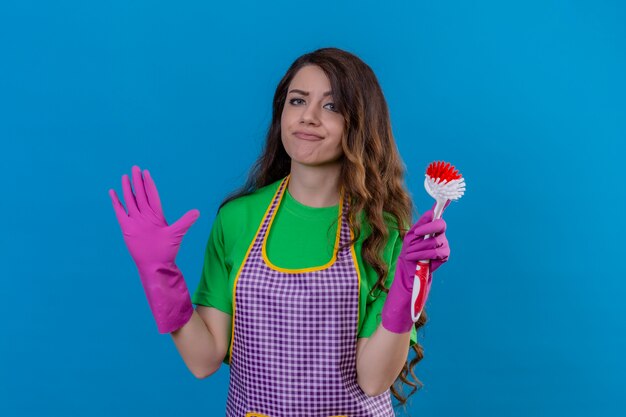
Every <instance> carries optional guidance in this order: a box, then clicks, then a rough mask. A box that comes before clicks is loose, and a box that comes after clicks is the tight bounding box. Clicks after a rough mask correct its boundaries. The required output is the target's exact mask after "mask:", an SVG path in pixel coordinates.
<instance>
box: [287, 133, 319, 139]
mask: <svg viewBox="0 0 626 417" xmlns="http://www.w3.org/2000/svg"><path fill="white" fill-rule="evenodd" d="M294 136H296V137H298V138H300V139H303V140H322V138H321V137H320V136H317V135H312V134H309V133H304V132H294Z"/></svg>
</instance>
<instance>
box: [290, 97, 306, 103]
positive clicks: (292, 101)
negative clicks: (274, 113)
mask: <svg viewBox="0 0 626 417" xmlns="http://www.w3.org/2000/svg"><path fill="white" fill-rule="evenodd" d="M297 100H300V101H303V100H302V99H301V98H292V99H291V100H289V104H295V103H294V101H297Z"/></svg>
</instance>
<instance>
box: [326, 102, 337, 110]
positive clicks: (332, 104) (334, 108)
mask: <svg viewBox="0 0 626 417" xmlns="http://www.w3.org/2000/svg"><path fill="white" fill-rule="evenodd" d="M329 104H330V105H331V106H333V108H332V111H334V112H336V111H337V108H336V107H335V103H326V105H327V106H328V105H329Z"/></svg>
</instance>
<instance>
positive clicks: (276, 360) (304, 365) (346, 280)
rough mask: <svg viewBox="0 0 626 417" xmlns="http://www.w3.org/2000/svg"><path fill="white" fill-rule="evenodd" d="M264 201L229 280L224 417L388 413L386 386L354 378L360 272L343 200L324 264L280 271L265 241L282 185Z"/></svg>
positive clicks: (331, 416) (362, 416)
mask: <svg viewBox="0 0 626 417" xmlns="http://www.w3.org/2000/svg"><path fill="white" fill-rule="evenodd" d="M289 177H290V175H287V176H286V177H285V178H284V179H283V180H282V182H281V184H280V186H279V187H278V190H277V191H276V193H275V195H274V197H273V199H272V202H271V203H270V205H269V206H268V208H267V210H266V213H265V215H264V218H263V220H262V221H261V224H260V225H259V229H258V231H257V233H256V236H255V238H254V239H253V242H252V243H251V245H250V247H249V248H248V252H247V254H246V257H245V258H244V261H243V262H242V265H241V267H240V269H239V273H238V276H237V277H236V278H235V283H234V286H233V319H232V320H233V326H232V327H233V329H232V343H231V347H230V352H229V355H230V383H229V388H228V398H227V401H226V416H227V417H300V416H302V417H339V416H349V417H371V416H375V417H386V416H394V415H395V414H394V412H393V408H392V406H391V398H390V394H389V390H387V391H385V392H384V393H383V394H381V395H378V396H376V397H368V396H367V395H366V394H365V393H364V392H363V390H361V387H359V385H358V384H357V381H356V342H357V330H358V314H359V290H360V276H359V272H358V264H357V261H356V256H355V254H354V247H353V246H347V247H345V248H344V249H342V250H341V251H339V250H338V249H339V247H340V245H344V244H347V243H349V242H350V238H351V236H352V235H351V231H350V226H349V224H348V219H347V214H346V212H347V207H348V203H347V201H344V198H343V192H342V194H341V199H340V203H339V207H340V209H341V214H340V215H339V217H338V221H340V222H341V224H340V225H338V227H337V236H336V240H335V249H334V252H333V257H332V259H331V260H330V261H329V262H328V263H327V264H325V265H322V266H318V267H311V268H302V269H285V268H280V267H277V266H275V265H273V264H272V263H271V261H270V260H269V259H268V257H267V254H266V250H265V244H266V240H267V236H268V234H269V230H270V227H271V225H272V222H273V220H274V215H275V213H276V211H277V210H278V207H279V205H280V201H281V200H282V197H283V194H284V192H285V190H286V188H287V184H288V182H289Z"/></svg>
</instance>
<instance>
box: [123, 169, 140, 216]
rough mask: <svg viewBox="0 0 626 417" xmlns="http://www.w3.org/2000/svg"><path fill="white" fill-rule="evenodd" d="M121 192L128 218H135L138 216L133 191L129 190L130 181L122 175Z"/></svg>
mask: <svg viewBox="0 0 626 417" xmlns="http://www.w3.org/2000/svg"><path fill="white" fill-rule="evenodd" d="M122 190H123V192H124V201H125V202H126V207H127V208H128V216H129V217H137V216H138V215H139V209H138V208H137V201H136V200H135V195H134V194H133V190H132V189H131V188H130V180H129V179H128V175H126V174H124V175H122Z"/></svg>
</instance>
